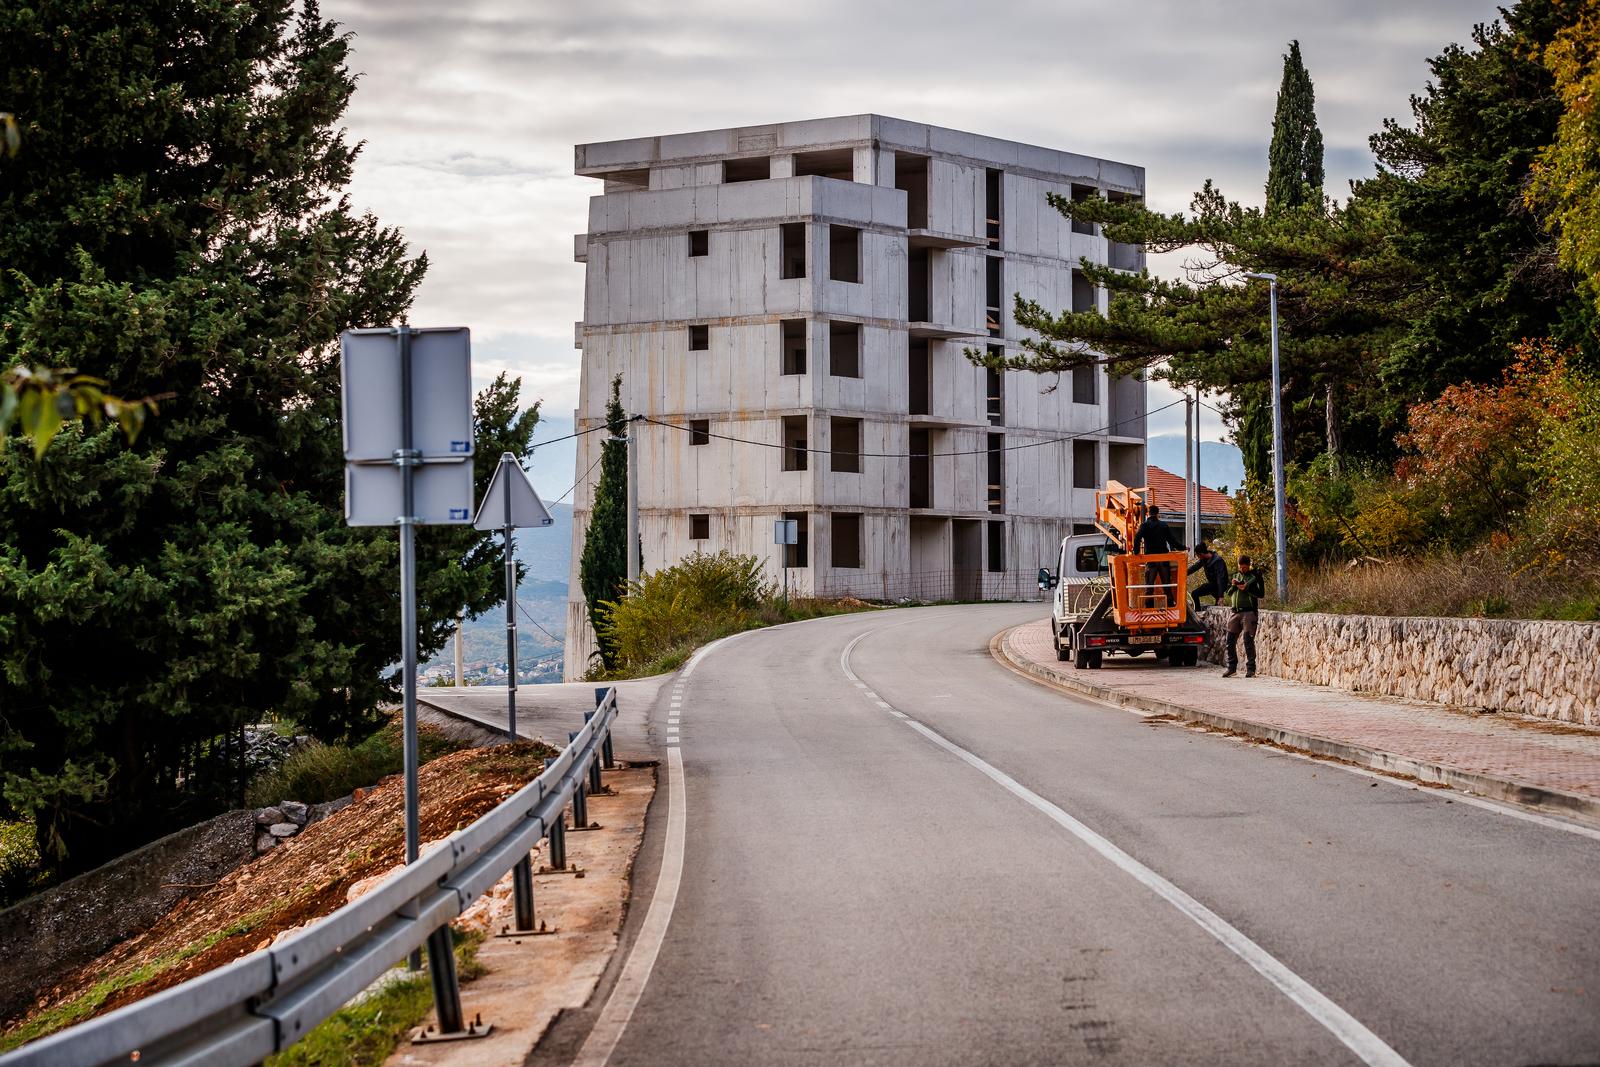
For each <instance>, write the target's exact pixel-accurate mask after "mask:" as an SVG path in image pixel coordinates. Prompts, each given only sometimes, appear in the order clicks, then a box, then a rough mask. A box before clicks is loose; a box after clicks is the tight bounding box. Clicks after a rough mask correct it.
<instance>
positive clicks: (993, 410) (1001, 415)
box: [984, 345, 1006, 426]
mask: <svg viewBox="0 0 1600 1067" xmlns="http://www.w3.org/2000/svg"><path fill="white" fill-rule="evenodd" d="M1005 354H1006V350H1005V349H1003V348H1001V347H1000V346H999V345H990V346H989V358H990V359H1004V358H1005ZM984 380H985V382H986V383H987V385H988V389H987V390H986V392H987V393H988V397H989V425H990V426H1004V425H1005V424H1006V393H1005V389H1006V375H1005V371H1003V370H1001V369H1000V368H999V367H985V368H984Z"/></svg>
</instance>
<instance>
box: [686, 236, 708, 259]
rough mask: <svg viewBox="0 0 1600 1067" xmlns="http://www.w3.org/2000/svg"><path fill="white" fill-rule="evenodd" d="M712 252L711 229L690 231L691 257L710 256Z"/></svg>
mask: <svg viewBox="0 0 1600 1067" xmlns="http://www.w3.org/2000/svg"><path fill="white" fill-rule="evenodd" d="M710 254H711V232H710V231H709V230H690V231H689V255H690V257H691V258H695V257H699V256H709V255H710Z"/></svg>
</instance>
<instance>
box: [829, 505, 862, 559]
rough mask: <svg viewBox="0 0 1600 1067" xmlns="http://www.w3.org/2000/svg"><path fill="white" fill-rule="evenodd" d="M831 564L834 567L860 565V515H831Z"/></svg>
mask: <svg viewBox="0 0 1600 1067" xmlns="http://www.w3.org/2000/svg"><path fill="white" fill-rule="evenodd" d="M833 565H834V566H835V567H860V566H861V516H860V515H840V514H838V513H835V514H834V516H833Z"/></svg>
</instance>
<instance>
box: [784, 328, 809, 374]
mask: <svg viewBox="0 0 1600 1067" xmlns="http://www.w3.org/2000/svg"><path fill="white" fill-rule="evenodd" d="M805 372H806V320H805V319H784V320H783V373H785V374H804V373H805Z"/></svg>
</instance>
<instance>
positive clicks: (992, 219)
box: [983, 170, 1005, 248]
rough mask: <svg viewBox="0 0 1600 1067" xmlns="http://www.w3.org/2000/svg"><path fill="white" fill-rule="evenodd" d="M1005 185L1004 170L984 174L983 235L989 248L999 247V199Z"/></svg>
mask: <svg viewBox="0 0 1600 1067" xmlns="http://www.w3.org/2000/svg"><path fill="white" fill-rule="evenodd" d="M1004 186H1005V171H1003V170H991V171H989V172H988V173H987V174H985V175H984V196H983V204H984V210H983V214H984V227H985V229H984V236H985V237H986V238H987V239H988V241H989V247H990V248H999V247H1000V206H1001V205H1000V200H1001V190H1002V188H1004Z"/></svg>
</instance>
